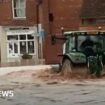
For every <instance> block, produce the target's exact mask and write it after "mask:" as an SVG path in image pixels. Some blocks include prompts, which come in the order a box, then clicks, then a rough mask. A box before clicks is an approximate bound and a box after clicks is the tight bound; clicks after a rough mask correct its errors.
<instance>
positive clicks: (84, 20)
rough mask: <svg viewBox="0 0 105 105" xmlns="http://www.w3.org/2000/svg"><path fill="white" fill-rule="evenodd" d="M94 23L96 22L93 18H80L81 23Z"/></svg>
mask: <svg viewBox="0 0 105 105" xmlns="http://www.w3.org/2000/svg"><path fill="white" fill-rule="evenodd" d="M95 23H96V19H94V18H86V19H82V24H83V25H90V24H95Z"/></svg>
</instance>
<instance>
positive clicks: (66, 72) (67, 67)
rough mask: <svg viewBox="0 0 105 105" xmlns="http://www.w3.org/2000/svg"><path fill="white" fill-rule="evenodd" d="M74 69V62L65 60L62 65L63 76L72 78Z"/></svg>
mask: <svg viewBox="0 0 105 105" xmlns="http://www.w3.org/2000/svg"><path fill="white" fill-rule="evenodd" d="M72 69H73V64H72V62H71V61H70V60H69V59H65V60H64V62H63V64H62V68H61V74H62V75H63V76H65V77H71V73H72Z"/></svg>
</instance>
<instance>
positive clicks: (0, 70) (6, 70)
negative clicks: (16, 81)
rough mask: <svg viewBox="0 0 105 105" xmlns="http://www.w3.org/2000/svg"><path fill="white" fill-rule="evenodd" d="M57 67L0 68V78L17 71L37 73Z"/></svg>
mask: <svg viewBox="0 0 105 105" xmlns="http://www.w3.org/2000/svg"><path fill="white" fill-rule="evenodd" d="M56 67H58V65H34V66H17V67H1V68H0V76H1V75H5V74H8V73H11V72H17V71H32V70H34V71H37V70H47V69H52V68H56Z"/></svg>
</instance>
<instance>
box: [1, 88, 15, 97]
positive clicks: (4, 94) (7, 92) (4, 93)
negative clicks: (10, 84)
mask: <svg viewBox="0 0 105 105" xmlns="http://www.w3.org/2000/svg"><path fill="white" fill-rule="evenodd" d="M13 96H14V91H13V90H5V91H0V97H13Z"/></svg>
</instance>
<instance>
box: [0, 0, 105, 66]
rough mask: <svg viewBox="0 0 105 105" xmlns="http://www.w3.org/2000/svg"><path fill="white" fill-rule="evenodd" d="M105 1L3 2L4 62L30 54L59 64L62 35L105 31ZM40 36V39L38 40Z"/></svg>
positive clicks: (0, 7) (0, 25) (0, 43)
mask: <svg viewBox="0 0 105 105" xmlns="http://www.w3.org/2000/svg"><path fill="white" fill-rule="evenodd" d="M104 7H105V1H104V0H94V1H93V0H0V53H1V62H4V61H15V60H20V58H21V55H22V54H24V53H29V54H31V55H33V56H34V58H35V59H36V58H44V59H45V62H46V63H47V64H52V63H59V60H60V57H58V55H59V54H62V45H63V42H64V41H63V40H56V41H55V43H53V36H56V37H57V38H61V37H62V34H63V31H75V30H76V31H77V30H98V29H102V30H105V13H104ZM39 35H40V36H41V37H39Z"/></svg>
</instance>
